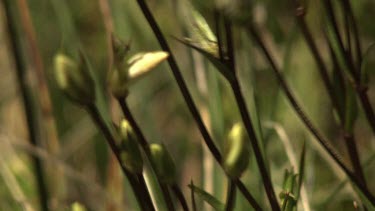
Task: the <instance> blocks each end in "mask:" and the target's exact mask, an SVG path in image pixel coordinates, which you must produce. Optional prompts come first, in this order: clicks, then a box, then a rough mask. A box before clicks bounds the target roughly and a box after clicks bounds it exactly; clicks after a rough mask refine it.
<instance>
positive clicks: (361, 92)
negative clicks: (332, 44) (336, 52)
mask: <svg viewBox="0 0 375 211" xmlns="http://www.w3.org/2000/svg"><path fill="white" fill-rule="evenodd" d="M324 5H325V8H326V11H327V14H328V18H329V21H330V22H331V24H332V27H333V29H334V32H335V36H336V38H337V40H338V43H339V47H340V51H341V52H342V53H343V54H344V56H345V62H346V65H347V67H348V68H349V70H350V72H351V74H352V76H353V78H354V79H355V80H354V82H355V87H354V88H355V90H356V92H357V95H358V96H359V99H360V101H361V104H362V107H363V110H364V112H365V114H366V115H365V116H366V118H367V121H368V123H369V125H370V127H371V129H372V132H373V133H375V113H374V110H373V108H372V106H371V103H370V100H369V98H368V96H367V87H365V86H364V85H363V84H362V82H361V74H360V68H359V67H355V66H354V64H353V60H352V58H350V57H349V56H348V53H347V52H346V50H345V49H344V45H343V42H342V39H341V37H340V34H339V30H338V27H337V22H336V19H335V16H334V12H333V8H332V3H331V1H330V0H324ZM356 43H357V44H356V46H357V50H359V51H360V44H359V38H358V34H357V35H356Z"/></svg>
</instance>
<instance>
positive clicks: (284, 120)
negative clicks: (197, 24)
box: [0, 0, 375, 210]
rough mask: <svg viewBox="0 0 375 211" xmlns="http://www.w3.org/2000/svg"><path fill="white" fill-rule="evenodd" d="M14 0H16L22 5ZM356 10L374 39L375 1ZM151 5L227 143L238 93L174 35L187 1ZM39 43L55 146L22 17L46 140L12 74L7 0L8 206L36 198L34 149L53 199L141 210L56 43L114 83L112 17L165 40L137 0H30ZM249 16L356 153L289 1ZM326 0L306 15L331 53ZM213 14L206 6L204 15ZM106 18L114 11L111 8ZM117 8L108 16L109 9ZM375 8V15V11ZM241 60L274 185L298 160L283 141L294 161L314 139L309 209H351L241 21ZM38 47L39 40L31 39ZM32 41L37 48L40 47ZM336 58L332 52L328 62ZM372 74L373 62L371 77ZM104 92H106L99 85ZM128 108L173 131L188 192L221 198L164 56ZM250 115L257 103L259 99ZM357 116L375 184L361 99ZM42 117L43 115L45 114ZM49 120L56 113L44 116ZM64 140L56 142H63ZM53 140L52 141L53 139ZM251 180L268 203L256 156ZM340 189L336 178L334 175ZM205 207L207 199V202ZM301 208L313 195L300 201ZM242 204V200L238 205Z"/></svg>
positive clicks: (218, 176)
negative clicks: (32, 136)
mask: <svg viewBox="0 0 375 211" xmlns="http://www.w3.org/2000/svg"><path fill="white" fill-rule="evenodd" d="M17 1H19V0H14V11H15V12H16V13H15V14H16V15H18V14H19V13H21V12H20V10H19V8H18V7H17V3H16V2H17ZM103 2H107V3H108V4H109V11H110V16H107V17H106V16H105V15H103V11H105V10H106V8H105V7H104V8H103ZM351 2H352V6H353V8H354V13H355V16H356V19H357V21H358V27H359V32H360V36H361V37H360V38H361V43H362V48H363V51H365V50H366V49H367V48H368V47H369V46H370V44H371V43H373V42H375V24H374V19H375V1H373V0H356V1H351ZM147 3H148V5H149V7H150V8H151V10H152V12H153V14H154V16H155V17H156V19H157V21H158V23H159V24H160V26H161V29H162V31H163V33H164V35H165V36H166V37H167V39H168V42H169V44H170V46H171V48H172V51H173V53H174V54H175V57H176V59H177V62H178V65H179V66H180V67H181V70H182V71H183V72H182V74H183V76H184V78H185V80H186V82H187V84H188V87H189V90H190V92H191V93H192V95H193V97H194V100H195V101H196V103H197V105H198V107H199V109H200V112H201V114H202V116H203V118H204V120H205V122H206V125H207V126H208V128H210V132H211V134H212V135H213V137H214V139H215V141H216V144H217V145H218V146H221V145H222V142H223V140H224V139H225V138H226V134H227V132H228V130H229V129H230V127H231V126H232V125H233V124H234V123H235V122H237V121H240V120H241V119H240V116H239V112H238V109H237V107H236V103H235V100H234V96H233V95H232V92H231V90H230V88H229V86H228V84H227V83H226V82H225V80H224V79H223V78H222V76H221V75H220V74H219V73H218V72H217V71H216V70H215V69H214V67H212V66H211V65H210V64H209V62H208V61H206V60H205V59H203V58H202V57H201V56H200V55H198V54H196V53H194V52H192V51H191V50H189V49H188V48H186V47H185V46H183V45H182V44H180V43H178V42H176V41H175V40H174V39H173V36H175V37H185V36H188V37H191V36H192V31H193V30H192V27H193V26H192V24H191V22H190V18H191V14H190V12H191V11H190V10H191V5H190V4H189V2H188V1H187V0H174V1H167V0H157V1H156V0H148V1H147ZM27 4H28V7H29V10H30V16H31V21H32V24H33V30H34V31H35V35H36V39H37V45H38V47H37V49H38V50H39V52H40V55H41V58H42V62H43V63H42V64H43V66H44V70H45V76H46V80H47V83H48V88H49V89H48V90H49V93H50V97H51V101H52V108H53V111H52V114H53V117H54V119H55V125H56V128H57V134H58V136H57V137H58V140H57V143H58V144H57V145H58V146H54V147H51V146H50V145H53V144H51V141H50V136H49V134H50V133H49V132H50V131H49V129H50V127H48V125H47V126H46V124H43V121H45V119H44V117H45V116H44V115H43V112H42V110H41V109H40V108H41V107H42V106H41V105H40V104H41V103H43V102H41V101H40V100H39V99H40V95H41V92H40V90H39V86H38V78H37V77H38V76H37V74H36V70H35V69H36V67H35V65H34V64H33V61H32V53H28V52H30V49H29V48H30V46H28V45H27V43H26V39H25V36H26V35H25V31H23V30H24V28H23V25H22V23H21V20H19V21H20V24H19V25H18V29H19V30H20V32H21V35H23V36H22V37H21V39H22V40H23V41H24V42H23V46H24V49H25V52H26V53H25V62H26V64H27V67H28V69H27V74H26V75H25V77H27V80H28V82H29V86H30V88H31V90H30V91H31V92H32V95H33V96H34V102H35V109H34V110H35V115H36V116H37V119H38V120H39V121H40V127H41V129H40V130H41V134H42V135H41V140H40V143H41V145H42V146H44V147H42V148H35V147H32V146H30V144H29V142H28V133H27V129H26V124H25V117H24V116H25V115H24V110H23V104H22V100H21V98H20V92H19V88H18V82H17V79H16V76H15V70H14V64H13V54H12V51H11V49H10V46H9V37H8V33H7V28H6V24H5V23H6V19H5V16H4V11H3V10H1V11H0V22H1V27H0V46H1V48H0V55H1V56H0V74H1V77H0V171H1V172H0V210H23V209H25V207H29V206H30V207H32V208H34V209H35V210H38V206H39V205H38V194H37V191H36V188H35V181H34V176H33V168H32V164H31V162H30V157H29V155H30V154H35V155H37V156H39V157H41V159H42V160H43V161H44V162H43V163H44V164H45V167H46V171H45V173H46V175H47V176H46V177H47V181H48V187H49V189H50V195H51V207H52V210H70V209H71V205H72V204H73V203H74V202H79V203H80V204H81V205H83V206H84V207H86V208H87V209H88V210H124V209H125V210H137V209H138V207H137V204H136V202H135V200H134V198H133V196H132V193H131V191H130V190H129V187H128V186H127V183H126V182H124V183H123V182H122V178H123V176H122V174H121V171H119V169H118V167H117V163H116V162H115V161H114V160H112V159H111V158H110V157H109V153H108V147H107V145H106V143H105V141H104V140H103V136H102V135H101V134H100V133H99V132H98V130H97V129H96V127H95V126H94V124H93V123H92V122H91V120H90V118H89V117H88V116H87V114H86V112H85V111H84V110H83V109H81V108H79V107H77V106H76V105H73V104H72V103H70V102H69V101H68V100H67V99H66V98H65V97H64V96H63V95H62V93H61V92H59V91H58V90H57V87H56V82H55V79H54V76H53V58H54V55H55V54H56V53H58V52H59V51H60V50H62V49H64V50H67V51H68V52H69V53H73V52H75V51H76V50H77V49H79V48H81V49H83V50H84V51H85V53H86V54H87V56H88V58H89V60H90V62H91V66H92V67H93V71H94V72H95V75H96V79H97V80H98V82H99V84H100V85H101V89H102V90H103V91H104V87H106V86H107V80H106V76H107V73H108V42H107V35H108V34H107V31H106V29H108V28H106V27H108V26H106V25H105V20H110V21H111V22H112V26H110V27H112V28H113V33H114V34H115V35H117V36H118V37H120V38H122V39H124V40H130V41H131V54H135V53H137V52H147V51H156V50H160V47H159V45H158V43H157V41H156V39H155V37H154V35H153V33H152V31H151V30H150V28H149V26H148V24H147V22H146V21H145V19H144V17H143V15H142V13H141V12H140V10H139V8H138V5H137V4H136V1H133V0H108V1H106V0H28V1H27ZM252 12H253V16H254V19H255V22H256V23H257V24H259V26H260V29H261V32H262V36H263V38H264V39H265V40H266V42H267V44H268V45H269V46H271V49H272V53H273V54H274V56H275V58H276V60H277V62H278V63H279V65H280V66H282V67H283V71H284V74H285V76H286V78H287V80H288V82H289V84H290V86H291V87H292V88H293V91H294V93H295V94H296V96H297V97H298V100H299V101H300V102H301V104H302V105H303V107H304V108H305V110H306V111H307V113H308V114H309V116H310V117H311V119H312V120H313V121H314V123H315V124H316V125H317V126H318V127H319V129H321V130H322V131H323V132H324V134H325V135H326V136H327V137H328V138H329V139H330V140H333V141H334V142H333V143H332V145H333V146H335V147H336V149H337V150H339V151H340V153H341V154H342V155H343V157H344V158H345V160H346V161H347V163H349V162H348V161H349V160H348V156H347V152H346V148H345V145H344V141H343V138H342V134H341V133H340V130H339V127H338V126H337V124H336V122H335V119H334V115H333V113H332V107H331V105H330V101H329V99H328V96H327V93H326V91H325V90H324V89H323V84H322V82H321V79H320V77H319V75H318V71H317V68H316V64H315V62H314V60H313V58H312V56H311V53H310V51H309V49H308V48H307V46H306V44H305V42H304V40H303V38H302V37H301V34H300V31H299V30H298V28H297V27H296V24H295V18H294V11H293V7H292V5H291V4H290V1H273V0H256V1H254V8H253V11H252ZM321 14H322V8H321V5H320V3H318V1H311V2H310V3H309V7H308V14H307V21H308V24H309V26H310V27H311V29H312V30H313V33H314V37H315V40H316V41H317V42H318V44H319V50H320V51H321V52H322V54H323V55H325V56H326V58H325V60H326V61H327V63H328V61H329V50H328V47H327V44H326V42H325V40H324V37H323V35H322V25H323V23H322V21H323V18H322V15H321ZM207 16H209V15H207ZM106 18H107V19H106ZM108 18H109V19H108ZM373 18H374V19H373ZM235 46H236V55H237V60H238V61H237V67H238V70H239V72H240V76H241V77H240V78H241V85H242V89H243V91H244V93H245V96H246V97H247V103H248V105H249V107H254V105H256V107H257V113H258V115H259V116H260V120H261V125H262V131H263V135H264V146H265V151H266V155H267V161H268V162H269V167H270V171H271V175H272V181H273V182H274V187H275V191H276V193H277V194H278V193H279V192H280V191H281V186H282V181H283V175H284V171H285V169H291V168H294V169H295V170H297V168H298V166H293V164H292V163H293V162H290V160H289V158H288V156H287V153H286V149H290V150H291V152H292V155H294V156H295V157H296V159H297V161H298V159H299V156H300V153H301V150H302V147H301V146H302V144H303V142H306V144H307V155H306V171H305V188H306V193H307V197H308V201H309V207H310V209H311V210H355V208H354V207H353V205H352V204H353V200H357V199H358V196H357V195H356V194H355V192H354V191H353V188H352V187H351V186H350V184H349V183H346V184H344V185H342V184H343V181H345V179H346V177H345V175H344V174H343V172H342V171H341V170H340V169H339V168H338V167H337V166H336V165H335V164H334V163H333V162H332V160H331V159H330V158H329V157H328V156H327V154H326V153H325V152H323V150H322V148H321V147H320V146H318V145H317V144H316V141H315V140H314V139H313V137H311V135H310V134H309V133H308V131H307V130H306V129H305V127H304V126H303V125H302V124H301V122H300V120H299V119H298V118H297V117H296V115H295V112H294V111H293V110H292V109H291V107H290V106H289V104H288V102H287V101H286V99H285V97H284V94H283V93H282V92H280V88H279V86H278V83H277V81H276V79H275V77H274V75H273V73H272V71H271V70H270V67H269V65H268V63H267V62H265V61H264V60H263V58H262V56H261V55H260V54H259V52H258V51H257V49H256V48H255V47H254V46H253V43H252V42H251V40H250V39H249V38H248V37H247V36H246V34H245V33H244V32H243V31H242V30H241V29H240V28H235ZM31 52H32V50H31ZM34 53H35V52H34ZM368 58H369V60H368V66H367V68H369V70H373V69H374V68H375V52H374V51H373V52H372V53H371V54H369V57H368ZM330 65H331V64H330ZM374 80H375V73H374V71H370V81H371V82H373V81H374ZM374 85H375V83H370V89H369V95H370V99H371V101H372V102H373V103H372V104H373V105H375V87H374ZM103 93H104V92H103ZM102 101H103V102H102V104H101V106H102V107H101V109H102V111H103V113H105V114H106V116H107V119H109V118H110V117H111V116H112V119H113V121H114V122H116V123H117V122H118V121H119V119H120V118H121V113H120V112H119V108H118V107H117V106H116V105H112V106H111V105H110V104H111V103H110V99H108V98H106V97H103V99H102ZM128 102H129V104H130V107H131V110H132V112H133V114H134V116H135V117H136V119H137V121H138V122H139V124H140V125H141V129H142V130H143V131H144V133H145V135H146V137H147V138H148V140H149V141H151V142H156V143H165V144H166V146H167V147H168V150H169V151H170V152H171V154H172V156H173V158H174V160H175V162H176V165H177V170H178V175H179V184H180V185H181V187H182V189H183V191H184V193H185V195H186V197H187V198H190V190H189V188H188V187H187V185H188V184H189V183H190V180H193V181H194V183H195V184H196V185H197V186H200V187H203V188H204V189H206V190H207V191H208V192H210V193H212V194H213V195H215V196H216V197H217V198H219V199H220V200H222V201H224V199H225V187H226V182H227V181H226V179H225V176H224V173H223V172H222V171H221V170H220V168H219V166H218V165H217V164H216V163H215V162H214V161H213V160H212V157H211V156H210V154H209V153H207V152H205V150H206V149H205V147H204V146H203V145H202V139H201V136H200V134H199V131H198V130H197V128H196V125H195V123H194V121H193V119H192V117H191V115H190V113H189V111H188V110H187V106H186V104H185V103H184V100H183V98H182V96H181V94H180V92H179V90H178V88H177V84H176V83H175V81H174V79H173V76H172V74H171V71H170V69H169V66H168V65H167V64H166V63H164V64H162V65H160V66H159V67H157V69H156V70H155V71H153V72H152V74H150V75H149V76H147V77H146V78H144V79H143V80H142V81H140V82H139V83H137V84H135V85H134V86H132V87H131V90H130V95H129V97H128ZM251 111H252V112H253V113H252V115H254V111H255V110H254V109H251ZM359 115H360V118H359V119H358V120H357V122H356V127H355V132H354V133H355V136H356V141H357V143H358V146H359V152H360V158H361V161H362V164H364V169H365V174H366V178H367V179H368V186H369V189H370V190H372V192H374V191H375V182H373V181H372V179H371V178H373V177H374V176H375V162H372V161H373V160H374V156H375V150H374V149H375V142H374V136H373V134H372V133H371V130H370V128H369V127H368V125H367V122H366V119H365V117H364V114H363V111H362V110H361V109H360V110H359ZM44 123H45V122H44ZM48 124H49V123H48ZM55 144H56V143H55ZM51 148H53V149H55V150H51ZM243 178H244V181H245V183H246V185H247V187H248V188H249V190H250V191H251V192H252V193H253V194H254V195H255V197H256V198H257V199H258V200H259V201H260V202H261V204H262V206H265V207H267V206H268V205H267V200H266V197H265V194H264V192H263V186H262V184H261V178H260V175H259V173H258V170H257V166H256V162H255V160H254V159H253V158H252V160H251V162H250V167H249V169H248V171H247V172H246V173H245V175H244V177H243ZM339 186H340V187H341V186H342V188H341V189H336V188H337V187H339ZM238 198H239V199H238V200H237V209H238V210H248V209H249V208H248V205H247V203H246V202H244V200H243V199H241V198H242V196H241V195H240V194H238ZM200 204H201V205H200V206H202V207H201V209H202V210H206V209H209V208H208V206H206V205H202V203H200ZM299 207H300V209H301V210H304V209H305V208H306V207H302V205H301V204H300V205H299ZM237 209H236V210H237Z"/></svg>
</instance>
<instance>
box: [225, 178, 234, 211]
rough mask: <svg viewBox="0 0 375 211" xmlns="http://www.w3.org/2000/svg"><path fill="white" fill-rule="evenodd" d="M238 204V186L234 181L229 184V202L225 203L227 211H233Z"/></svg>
mask: <svg viewBox="0 0 375 211" xmlns="http://www.w3.org/2000/svg"><path fill="white" fill-rule="evenodd" d="M235 202H236V185H235V182H234V181H233V180H230V181H229V182H228V190H227V201H226V203H225V211H232V210H233V209H234V203H235Z"/></svg>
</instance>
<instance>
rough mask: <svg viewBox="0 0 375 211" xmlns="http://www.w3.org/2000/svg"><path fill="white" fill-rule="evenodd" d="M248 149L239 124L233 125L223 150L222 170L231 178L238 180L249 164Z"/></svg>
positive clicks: (247, 143)
mask: <svg viewBox="0 0 375 211" xmlns="http://www.w3.org/2000/svg"><path fill="white" fill-rule="evenodd" d="M249 158H250V147H249V142H248V141H247V140H246V139H245V134H244V129H243V127H242V125H241V124H240V123H237V124H235V125H234V126H233V127H232V129H231V131H230V133H229V136H228V139H227V140H226V143H225V148H224V157H223V168H224V171H225V172H226V173H227V175H228V176H229V177H231V178H239V177H240V176H241V175H242V173H243V172H244V171H245V170H246V168H247V166H248V164H249Z"/></svg>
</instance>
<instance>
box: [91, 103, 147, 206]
mask: <svg viewBox="0 0 375 211" xmlns="http://www.w3.org/2000/svg"><path fill="white" fill-rule="evenodd" d="M86 110H87V111H88V113H89V114H90V116H91V118H92V119H93V121H94V123H95V124H96V125H97V127H98V128H99V129H100V131H101V132H102V133H103V135H104V137H105V138H106V140H107V143H108V145H109V146H110V148H111V150H112V152H113V154H114V155H115V157H116V159H117V161H118V163H119V164H120V167H121V169H122V171H123V172H124V174H125V176H126V177H127V178H128V181H129V183H130V185H131V187H132V189H133V192H134V194H135V196H136V199H137V201H138V204H139V206H140V207H141V208H142V210H154V208H153V205H152V201H148V200H147V198H145V194H144V192H145V190H142V187H141V186H140V185H139V181H138V178H137V177H136V176H135V175H133V174H132V173H131V172H129V171H128V170H126V168H125V167H124V165H123V164H122V162H121V158H120V150H119V148H118V147H117V146H116V139H115V137H114V136H113V135H112V133H111V131H110V130H109V128H108V127H107V125H106V123H105V121H104V119H103V118H102V116H101V115H100V112H99V111H98V109H97V107H96V106H95V105H89V106H87V107H86Z"/></svg>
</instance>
